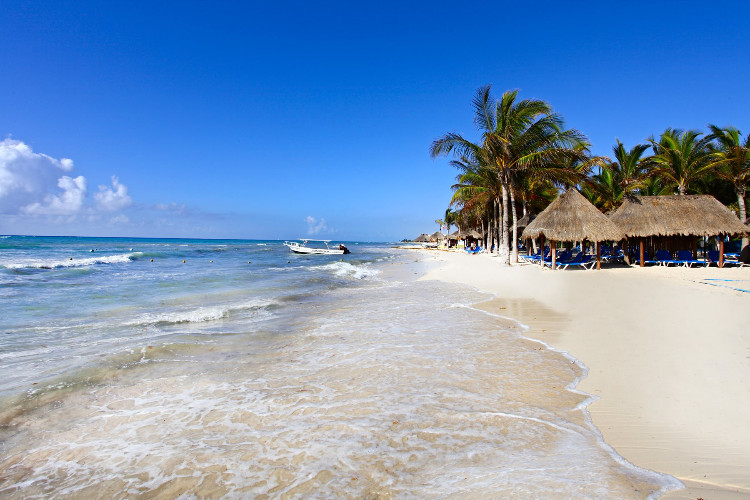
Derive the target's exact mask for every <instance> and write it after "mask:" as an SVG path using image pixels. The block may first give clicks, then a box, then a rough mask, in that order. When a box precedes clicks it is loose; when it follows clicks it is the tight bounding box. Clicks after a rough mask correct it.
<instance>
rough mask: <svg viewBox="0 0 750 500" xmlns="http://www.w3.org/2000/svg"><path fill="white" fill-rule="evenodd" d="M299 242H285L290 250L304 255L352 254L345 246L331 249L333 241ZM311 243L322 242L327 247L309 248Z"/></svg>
mask: <svg viewBox="0 0 750 500" xmlns="http://www.w3.org/2000/svg"><path fill="white" fill-rule="evenodd" d="M300 241H301V242H302V243H300V242H299V241H285V242H284V245H286V246H288V247H289V250H291V251H292V252H294V253H302V254H310V255H313V254H315V255H343V254H345V253H350V252H349V249H348V248H346V247H345V246H344V245H338V246H337V247H334V248H331V247H330V246H329V245H328V244H329V243H330V242H331V240H305V239H303V240H300ZM311 241H314V242H320V243H323V244H324V245H325V247H323V246H309V243H310V242H311Z"/></svg>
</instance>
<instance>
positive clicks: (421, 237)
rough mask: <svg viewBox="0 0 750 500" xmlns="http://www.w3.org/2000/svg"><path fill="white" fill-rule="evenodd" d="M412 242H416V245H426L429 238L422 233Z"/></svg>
mask: <svg viewBox="0 0 750 500" xmlns="http://www.w3.org/2000/svg"><path fill="white" fill-rule="evenodd" d="M414 241H416V242H417V243H426V242H428V241H430V236H429V235H427V234H425V233H422V234H420V235H419V236H417V237H416V238H414Z"/></svg>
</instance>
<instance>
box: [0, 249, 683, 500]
mask: <svg viewBox="0 0 750 500" xmlns="http://www.w3.org/2000/svg"><path fill="white" fill-rule="evenodd" d="M346 244H347V246H348V247H349V249H350V250H351V251H352V253H351V254H349V255H336V256H322V255H314V256H309V255H308V256H303V255H296V254H292V253H291V252H289V250H288V249H287V248H286V247H284V246H283V244H282V242H280V241H247V240H189V239H185V240H181V239H125V238H73V237H29V236H2V237H0V300H1V301H2V302H1V304H2V309H1V310H2V313H1V315H0V497H3V498H50V497H54V498H133V497H142V498H175V497H181V498H199V497H200V498H203V497H211V498H217V497H223V498H302V497H304V498H443V497H449V498H498V497H504V496H510V497H513V498H647V497H656V496H658V495H659V494H660V492H663V491H665V490H667V489H670V488H673V487H674V486H675V484H674V480H673V479H672V478H670V477H669V476H665V475H662V474H659V473H655V472H651V471H646V470H643V469H639V468H637V467H634V466H633V465H631V464H629V463H627V462H625V461H624V460H623V459H621V458H620V457H619V456H618V455H617V454H616V453H614V451H613V450H612V449H610V448H609V446H607V445H606V443H604V442H603V441H602V439H601V435H600V434H599V432H598V430H597V429H596V428H595V427H594V426H593V425H592V423H591V421H590V418H589V415H588V413H587V412H586V409H585V407H586V405H587V404H588V403H589V402H590V401H591V398H590V397H589V396H587V395H585V394H582V393H579V392H577V391H576V390H575V386H576V384H577V382H578V380H579V379H580V378H581V377H582V376H585V367H583V366H582V365H581V364H580V363H578V362H577V361H576V360H574V359H572V358H570V357H569V356H567V355H565V354H563V353H559V352H556V351H554V350H552V349H549V348H548V347H547V346H545V345H543V344H540V343H538V342H533V341H531V340H528V339H526V338H524V337H523V333H524V329H525V328H524V326H523V325H520V324H518V323H515V322H513V321H509V320H508V319H507V318H500V317H496V316H493V315H491V314H488V313H485V312H482V311H480V310H478V309H475V308H474V307H472V306H473V305H474V304H477V303H479V302H481V301H483V300H487V299H489V298H490V297H489V296H486V295H483V294H481V293H479V292H477V291H475V290H472V289H470V288H467V287H462V286H458V285H455V284H447V283H442V282H437V281H424V280H419V279H418V278H419V277H420V276H421V275H422V274H423V271H424V269H425V266H427V265H429V263H427V262H425V261H424V259H423V258H421V257H420V255H421V254H419V253H414V252H409V251H406V250H400V249H393V248H391V247H390V245H385V244H371V243H361V242H360V243H356V242H346Z"/></svg>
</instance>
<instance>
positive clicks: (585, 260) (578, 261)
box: [558, 252, 596, 269]
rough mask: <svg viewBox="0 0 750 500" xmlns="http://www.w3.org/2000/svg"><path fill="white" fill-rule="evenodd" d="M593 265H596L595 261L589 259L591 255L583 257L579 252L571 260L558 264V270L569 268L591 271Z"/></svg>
mask: <svg viewBox="0 0 750 500" xmlns="http://www.w3.org/2000/svg"><path fill="white" fill-rule="evenodd" d="M594 264H596V261H595V260H593V259H592V258H591V255H585V254H584V253H583V252H579V253H578V255H576V256H575V257H573V258H572V259H569V260H564V261H561V262H558V265H559V267H560V269H567V268H568V267H570V266H573V267H582V268H584V269H593V268H594Z"/></svg>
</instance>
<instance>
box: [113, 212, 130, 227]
mask: <svg viewBox="0 0 750 500" xmlns="http://www.w3.org/2000/svg"><path fill="white" fill-rule="evenodd" d="M109 223H110V224H112V225H114V226H124V225H127V224H130V218H128V216H127V215H125V214H120V215H118V216H116V217H112V219H110V221H109Z"/></svg>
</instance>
